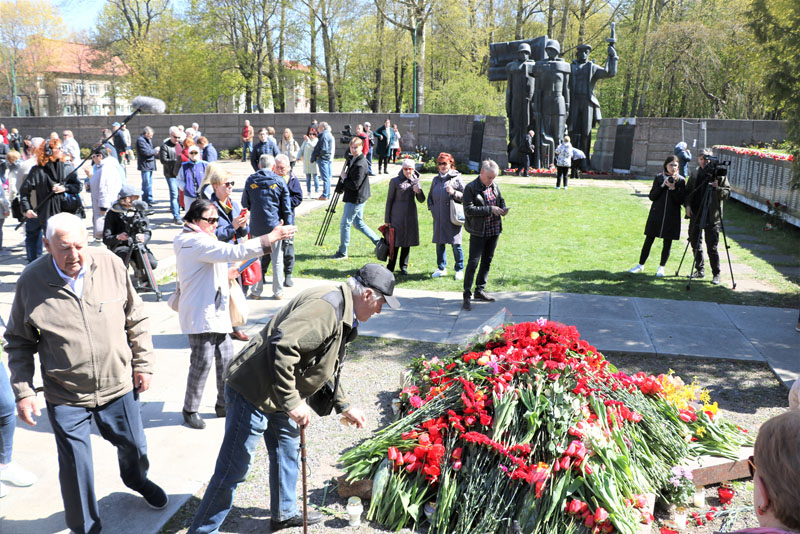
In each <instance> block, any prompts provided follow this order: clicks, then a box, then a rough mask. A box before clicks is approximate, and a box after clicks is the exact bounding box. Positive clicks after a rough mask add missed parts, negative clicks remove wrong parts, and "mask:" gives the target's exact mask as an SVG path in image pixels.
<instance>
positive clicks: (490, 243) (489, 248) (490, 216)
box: [461, 159, 508, 311]
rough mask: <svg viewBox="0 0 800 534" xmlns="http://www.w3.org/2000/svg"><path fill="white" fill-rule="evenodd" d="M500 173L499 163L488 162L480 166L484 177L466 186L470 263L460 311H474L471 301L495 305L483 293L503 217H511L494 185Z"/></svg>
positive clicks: (498, 189) (466, 223)
mask: <svg viewBox="0 0 800 534" xmlns="http://www.w3.org/2000/svg"><path fill="white" fill-rule="evenodd" d="M499 172H500V168H499V167H498V166H497V163H495V162H494V161H492V160H490V159H487V160H485V161H484V162H483V163H481V174H480V176H478V178H476V179H475V180H473V181H472V182H470V183H469V184H467V186H466V187H465V188H464V196H463V197H462V199H461V202H462V203H463V205H464V216H465V221H464V229H465V230H466V231H467V232H469V260H467V268H466V272H465V273H464V303H463V304H462V306H461V308H462V309H464V310H467V311H469V310H471V309H472V304H471V303H470V299H471V298H472V297H474V298H475V300H482V301H485V302H494V300H495V299H494V297H490V296H489V295H487V294H486V292H485V291H484V289H485V287H486V280H487V278H488V277H489V267H491V265H492V258H493V257H494V250H495V248H496V247H497V239H498V238H499V237H500V232H502V231H503V222H502V220H501V217H505V216H506V215H507V214H508V208H507V207H506V202H505V200H503V196H502V195H501V194H500V188H499V187H497V184H495V183H494V180H495V178H497V175H498V174H499ZM478 262H480V264H481V266H480V269H478V278H477V280H475V293H474V295H473V293H472V279H473V277H474V276H475V269H476V268H477V267H478Z"/></svg>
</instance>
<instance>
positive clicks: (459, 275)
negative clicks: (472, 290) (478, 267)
mask: <svg viewBox="0 0 800 534" xmlns="http://www.w3.org/2000/svg"><path fill="white" fill-rule="evenodd" d="M463 279H464V269H461V270H460V271H456V280H463Z"/></svg>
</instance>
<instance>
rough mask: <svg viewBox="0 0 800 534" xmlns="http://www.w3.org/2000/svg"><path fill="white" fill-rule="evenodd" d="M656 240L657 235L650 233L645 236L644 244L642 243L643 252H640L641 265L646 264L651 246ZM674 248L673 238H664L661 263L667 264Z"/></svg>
mask: <svg viewBox="0 0 800 534" xmlns="http://www.w3.org/2000/svg"><path fill="white" fill-rule="evenodd" d="M655 240H656V236H654V235H648V236H645V238H644V245H642V252H641V254H639V265H644V262H646V261H647V257H648V256H649V255H650V247H652V246H653V243H654V242H655ZM670 250H672V239H664V246H663V247H661V263H659V265H662V266H663V265H666V264H667V260H668V259H669V252H670Z"/></svg>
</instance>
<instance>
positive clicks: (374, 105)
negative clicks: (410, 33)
mask: <svg viewBox="0 0 800 534" xmlns="http://www.w3.org/2000/svg"><path fill="white" fill-rule="evenodd" d="M375 25H376V32H377V34H378V49H377V50H376V52H377V54H378V62H377V65H376V66H375V89H374V91H375V96H374V97H373V99H372V102H371V103H370V104H371V105H370V109H372V111H373V113H380V112H381V105H382V103H383V102H382V99H381V86H382V85H383V42H384V37H385V36H384V33H383V32H384V28H385V26H386V21H384V20H383V17H382V16H381V14H380V13H379V12H378V13H376V23H375ZM394 48H395V50H396V49H397V47H394Z"/></svg>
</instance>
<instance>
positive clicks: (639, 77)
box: [631, 0, 653, 117]
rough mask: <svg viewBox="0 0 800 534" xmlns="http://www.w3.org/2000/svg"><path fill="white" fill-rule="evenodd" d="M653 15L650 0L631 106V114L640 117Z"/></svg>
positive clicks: (651, 0)
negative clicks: (641, 93) (641, 88)
mask: <svg viewBox="0 0 800 534" xmlns="http://www.w3.org/2000/svg"><path fill="white" fill-rule="evenodd" d="M652 15H653V0H649V1H648V2H647V20H646V22H645V26H644V36H643V37H642V52H641V55H640V56H639V68H637V69H636V83H635V84H634V89H633V104H631V114H632V115H634V116H636V117H638V116H640V115H638V110H640V109H641V108H640V105H639V98H640V87H641V86H640V83H641V81H642V75H643V74H644V71H645V68H644V66H645V65H644V64H645V60H646V58H647V40H648V37H649V35H650V21H651V20H652Z"/></svg>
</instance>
